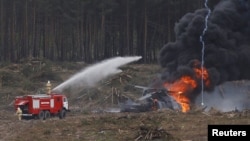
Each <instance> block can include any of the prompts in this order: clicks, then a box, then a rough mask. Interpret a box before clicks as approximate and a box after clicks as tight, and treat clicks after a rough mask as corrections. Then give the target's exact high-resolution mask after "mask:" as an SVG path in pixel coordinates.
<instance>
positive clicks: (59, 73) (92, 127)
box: [0, 60, 250, 141]
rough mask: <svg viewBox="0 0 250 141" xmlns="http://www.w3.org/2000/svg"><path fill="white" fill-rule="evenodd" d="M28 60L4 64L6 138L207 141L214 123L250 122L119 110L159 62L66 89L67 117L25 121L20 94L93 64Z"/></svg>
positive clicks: (1, 127) (237, 114) (207, 114)
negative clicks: (18, 111) (18, 106)
mask: <svg viewBox="0 0 250 141" xmlns="http://www.w3.org/2000/svg"><path fill="white" fill-rule="evenodd" d="M24 62H25V63H21V64H0V78H1V79H0V102H1V104H0V115H1V116H0V141H34V140H36V141H44V140H47V141H58V140H61V141H145V140H147V141H149V140H154V141H206V140H207V126H208V125H209V124H250V120H249V118H250V112H249V111H248V110H244V111H230V112H221V111H219V110H217V109H212V108H211V109H209V110H206V111H205V110H204V109H202V108H201V107H194V108H193V109H191V110H190V111H189V112H187V113H182V112H181V111H179V110H170V109H160V110H157V111H148V112H139V113H133V112H131V113H130V112H124V113H121V112H118V111H117V110H116V109H117V108H119V107H118V103H117V98H118V96H123V97H129V98H131V99H136V98H138V97H140V96H141V90H140V89H136V88H131V87H129V86H130V85H131V84H135V85H142V86H148V85H149V84H150V83H151V82H152V80H153V79H154V78H155V77H157V75H158V74H159V73H161V68H160V67H159V66H158V65H157V64H139V65H138V64H129V65H126V66H124V67H122V68H121V69H122V70H123V72H122V73H120V74H117V75H115V76H111V77H109V78H107V79H105V80H102V81H101V82H100V83H99V84H98V85H97V86H96V87H94V88H88V89H84V90H82V91H80V92H78V93H74V92H72V91H68V92H65V93H66V95H67V96H68V98H69V105H70V108H71V111H70V112H68V113H67V115H66V118H65V119H59V118H58V117H52V118H50V119H47V120H38V119H28V120H27V119H24V120H21V121H19V120H18V118H17V116H16V115H15V111H14V107H13V100H14V97H15V96H17V95H25V94H36V93H38V92H41V91H43V90H44V86H45V84H46V83H47V81H48V80H50V81H51V82H52V85H53V86H57V85H59V84H60V83H62V82H64V81H65V80H66V79H68V78H69V77H70V76H72V75H73V74H75V73H76V72H78V71H79V70H81V69H82V68H84V67H86V66H87V65H86V64H85V63H83V62H76V63H69V62H65V63H52V62H49V61H46V60H25V61H24ZM105 109H109V110H105ZM111 109H112V110H111ZM110 111H112V112H110Z"/></svg>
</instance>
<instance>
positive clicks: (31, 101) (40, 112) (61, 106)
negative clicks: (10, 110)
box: [14, 93, 69, 120]
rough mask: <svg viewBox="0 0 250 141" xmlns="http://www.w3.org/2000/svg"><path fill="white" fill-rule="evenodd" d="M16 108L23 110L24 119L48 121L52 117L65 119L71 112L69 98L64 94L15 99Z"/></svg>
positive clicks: (37, 95)
mask: <svg viewBox="0 0 250 141" xmlns="http://www.w3.org/2000/svg"><path fill="white" fill-rule="evenodd" d="M14 107H15V109H17V108H18V107H20V108H21V110H22V116H23V117H34V118H38V119H43V120H45V119H47V118H50V117H51V116H58V117H59V118H60V119H62V118H65V116H66V112H67V111H69V105H68V100H67V97H66V96H65V95H63V94H58V93H51V94H35V95H24V96H17V97H15V102H14Z"/></svg>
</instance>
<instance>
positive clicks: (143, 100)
mask: <svg viewBox="0 0 250 141" xmlns="http://www.w3.org/2000/svg"><path fill="white" fill-rule="evenodd" d="M134 87H135V88H140V89H143V93H142V96H141V97H140V98H139V99H137V100H132V99H128V100H126V101H125V102H123V103H122V102H121V103H120V107H121V112H146V111H154V110H157V109H162V108H168V109H180V108H181V107H180V105H179V104H178V103H177V102H176V101H175V100H174V98H173V97H172V96H171V95H170V91H167V90H166V89H164V88H150V87H144V86H138V85H134Z"/></svg>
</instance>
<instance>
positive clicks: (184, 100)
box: [164, 68, 210, 113]
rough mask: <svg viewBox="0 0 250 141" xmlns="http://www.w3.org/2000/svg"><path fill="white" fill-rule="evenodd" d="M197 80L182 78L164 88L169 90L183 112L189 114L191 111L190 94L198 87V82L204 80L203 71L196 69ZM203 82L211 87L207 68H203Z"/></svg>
mask: <svg viewBox="0 0 250 141" xmlns="http://www.w3.org/2000/svg"><path fill="white" fill-rule="evenodd" d="M194 72H195V77H196V79H194V78H192V77H191V76H187V75H185V76H182V77H181V78H180V79H178V80H176V81H175V82H174V83H171V84H170V83H167V82H166V83H165V84H164V87H165V88H166V89H167V90H169V91H170V92H171V93H170V95H172V96H173V98H174V99H175V100H176V101H177V102H178V103H179V104H180V106H181V108H182V112H184V113H185V112H188V111H189V110H190V99H189V98H188V97H187V94H188V93H191V92H192V91H193V90H194V89H195V88H197V86H198V82H197V81H196V80H201V79H202V69H201V68H194ZM203 80H204V82H205V85H206V86H209V84H210V81H209V76H208V72H207V70H206V69H205V68H203Z"/></svg>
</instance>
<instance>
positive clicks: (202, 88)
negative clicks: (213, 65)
mask: <svg viewBox="0 0 250 141" xmlns="http://www.w3.org/2000/svg"><path fill="white" fill-rule="evenodd" d="M207 3H208V0H205V3H204V5H205V7H206V9H207V11H208V13H207V15H206V18H205V28H204V29H203V32H202V34H201V35H200V42H201V43H202V50H201V73H202V74H204V55H205V42H204V40H203V37H204V36H205V34H206V31H207V28H208V25H207V24H208V18H209V16H210V14H211V10H210V8H209V7H208V5H207ZM203 92H204V76H203V75H202V76H201V97H202V98H201V105H204V101H203Z"/></svg>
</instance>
